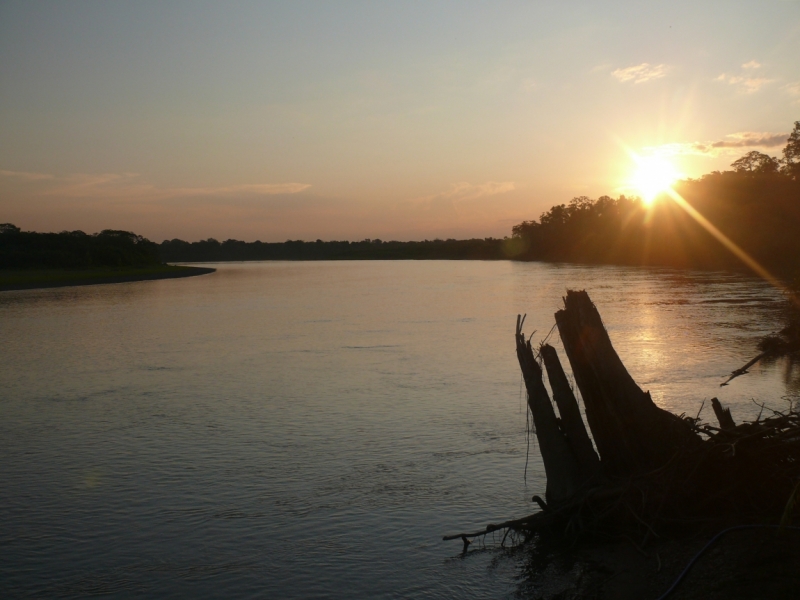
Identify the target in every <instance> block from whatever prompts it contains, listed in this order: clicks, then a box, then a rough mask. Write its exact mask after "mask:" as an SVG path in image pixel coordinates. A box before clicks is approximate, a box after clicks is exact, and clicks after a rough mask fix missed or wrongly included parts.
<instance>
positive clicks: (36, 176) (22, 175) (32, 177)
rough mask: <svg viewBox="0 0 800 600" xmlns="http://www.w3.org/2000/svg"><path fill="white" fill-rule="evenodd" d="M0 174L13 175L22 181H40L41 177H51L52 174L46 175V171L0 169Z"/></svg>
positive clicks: (3, 175)
mask: <svg viewBox="0 0 800 600" xmlns="http://www.w3.org/2000/svg"><path fill="white" fill-rule="evenodd" d="M0 176H2V177H13V178H15V179H19V180H23V181H41V180H43V179H52V178H53V176H52V175H48V174H47V173H31V172H28V171H2V170H0Z"/></svg>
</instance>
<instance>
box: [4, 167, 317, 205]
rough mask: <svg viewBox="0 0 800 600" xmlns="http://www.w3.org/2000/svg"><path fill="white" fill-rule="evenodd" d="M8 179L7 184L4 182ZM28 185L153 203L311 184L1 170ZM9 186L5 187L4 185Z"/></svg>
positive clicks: (52, 192)
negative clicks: (165, 182) (175, 182)
mask: <svg viewBox="0 0 800 600" xmlns="http://www.w3.org/2000/svg"><path fill="white" fill-rule="evenodd" d="M3 180H5V181H3ZM2 183H5V184H6V185H9V184H10V185H14V184H16V185H21V184H28V186H26V187H30V188H33V189H30V190H29V192H31V193H34V194H36V195H42V196H51V197H53V196H55V197H62V198H102V199H105V200H108V201H111V202H113V201H120V200H131V201H153V200H169V199H173V198H192V197H195V198H197V197H258V196H273V195H284V194H297V193H299V192H302V191H305V190H307V189H308V188H310V187H311V184H308V183H296V182H289V183H255V184H235V185H228V186H207V187H162V186H157V185H154V184H152V183H149V182H147V181H144V180H142V178H141V176H140V175H138V174H137V173H99V174H87V173H73V174H70V175H63V176H55V175H50V174H46V173H29V172H24V171H6V170H0V184H2ZM4 187H5V186H4Z"/></svg>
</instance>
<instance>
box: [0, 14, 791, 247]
mask: <svg viewBox="0 0 800 600" xmlns="http://www.w3.org/2000/svg"><path fill="white" fill-rule="evenodd" d="M797 120H800V0H760V1H753V2H739V1H736V0H726V1H721V2H713V1H707V2H697V1H696V0H694V1H692V2H685V1H682V0H671V1H669V2H641V1H640V0H637V1H630V0H618V1H616V2H598V1H594V2H569V1H564V2H537V1H527V2H502V1H496V2H466V1H459V2H439V1H436V0H428V1H426V2H411V1H408V2H399V1H398V2H381V1H369V2H366V1H365V2H353V1H348V0H337V1H332V2H324V1H316V2H303V1H293V2H285V1H282V2H266V1H261V2H236V1H229V2H207V3H206V2H200V1H197V0H192V1H182V0H172V1H158V2H149V1H145V0H137V1H136V2H114V1H111V0H101V1H82V0H73V1H71V2H57V1H51V2H44V1H38V0H25V1H21V2H13V1H7V0H0V222H10V223H13V224H15V225H17V226H19V227H21V228H22V229H23V230H36V231H62V230H76V229H79V230H82V231H85V232H87V233H93V232H96V231H99V230H102V229H123V230H129V231H134V232H136V233H139V234H141V235H144V236H146V237H148V238H149V239H152V240H154V241H157V242H160V241H162V240H164V239H173V238H180V239H185V240H188V241H194V240H199V239H206V238H209V237H213V238H216V239H219V240H225V239H229V238H234V239H242V240H246V241H254V240H257V239H259V240H261V241H271V242H275V241H284V240H286V239H305V240H315V239H323V240H345V239H349V240H360V239H364V238H371V239H375V238H380V239H384V240H395V239H396V240H418V239H434V238H437V237H438V238H468V237H481V238H483V237H490V236H491V237H503V236H506V235H510V233H511V227H512V226H513V225H514V224H516V223H519V222H520V221H523V220H531V219H536V218H538V217H539V215H540V214H541V213H542V212H543V211H545V210H547V209H548V208H549V207H550V206H552V205H554V204H560V203H566V202H568V201H569V200H570V199H571V198H573V197H575V196H589V197H591V198H596V197H598V196H601V195H611V196H618V195H620V194H632V193H636V192H635V190H633V189H632V188H631V187H630V182H631V178H632V174H633V172H634V171H635V165H636V161H635V159H634V158H633V156H634V155H635V156H660V157H665V159H666V160H669V161H671V162H672V164H673V165H674V166H675V169H676V170H677V171H678V172H679V173H681V174H682V175H684V176H688V177H698V176H700V175H702V174H703V173H707V172H710V171H712V170H723V169H725V168H728V166H729V165H730V163H731V162H733V160H735V159H736V158H738V157H740V156H741V155H743V154H745V153H746V152H748V151H751V150H758V151H760V152H765V153H768V154H770V155H773V156H780V153H781V149H782V147H783V146H784V145H785V140H786V137H787V136H788V134H789V132H790V131H791V130H792V127H793V123H794V121H797Z"/></svg>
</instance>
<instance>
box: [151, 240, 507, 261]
mask: <svg viewBox="0 0 800 600" xmlns="http://www.w3.org/2000/svg"><path fill="white" fill-rule="evenodd" d="M159 251H160V253H161V258H162V259H163V260H164V261H166V262H215V261H226V260H399V259H410V260H437V259H439V260H470V259H471V260H492V259H500V258H506V257H507V255H506V254H504V251H505V246H504V240H501V239H496V238H483V239H479V238H478V239H469V240H455V239H448V240H439V239H436V240H425V241H419V242H397V241H389V242H386V241H383V240H380V239H365V240H361V241H359V242H349V241H330V242H323V241H322V240H316V241H314V242H305V241H302V240H287V241H285V242H277V243H271V242H261V241H256V242H242V241H239V240H225V241H224V242H219V241H217V240H215V239H207V240H202V241H199V242H185V241H183V240H178V239H174V240H165V241H164V242H162V243H161V244H160V246H159Z"/></svg>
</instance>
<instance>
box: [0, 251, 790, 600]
mask: <svg viewBox="0 0 800 600" xmlns="http://www.w3.org/2000/svg"><path fill="white" fill-rule="evenodd" d="M214 266H216V267H217V268H218V269H219V270H218V272H217V273H215V274H213V275H208V276H204V277H198V278H191V279H180V280H171V281H170V280H167V281H152V282H139V283H127V284H120V285H101V286H91V287H82V288H62V289H50V290H37V291H22V292H4V293H2V294H0V339H2V343H3V360H2V361H0V383H1V385H0V390H1V391H0V394H1V395H2V396H0V416H1V417H2V418H0V449H2V463H1V464H0V595H2V596H3V597H40V596H61V597H85V596H90V595H109V596H116V597H122V596H124V597H143V596H153V595H158V596H160V597H169V596H173V597H178V596H183V597H186V596H192V597H198V598H202V597H207V598H211V597H272V598H315V597H319V598H322V597H326V598H382V597H383V598H390V597H403V598H409V597H411V598H450V597H454V596H461V597H470V598H504V597H508V596H509V595H510V594H512V593H513V590H514V589H515V577H516V575H517V572H518V565H517V563H516V561H517V560H518V559H517V558H515V557H514V556H513V555H511V556H507V555H502V554H498V553H497V552H476V553H473V554H470V555H468V556H467V557H466V558H461V557H459V555H458V553H459V551H460V543H458V542H449V543H444V542H441V541H440V540H441V535H442V534H443V533H455V532H457V531H461V530H463V529H465V528H469V529H471V528H473V527H476V526H478V527H480V526H483V525H485V524H486V523H488V522H492V521H497V520H499V519H506V518H512V517H519V516H523V515H525V514H528V512H530V511H531V505H530V502H529V500H530V496H531V495H532V494H533V493H541V492H542V491H543V490H544V481H543V469H542V466H541V463H540V462H539V460H538V453H537V452H536V449H535V447H533V449H532V452H531V464H530V466H529V467H528V480H527V483H526V482H525V481H523V469H524V466H525V452H526V439H525V412H524V409H523V399H522V397H521V395H520V391H521V386H520V376H519V371H518V367H517V365H516V358H515V355H514V339H513V332H514V323H515V317H516V314H517V313H519V312H527V313H528V319H527V321H526V324H527V330H528V332H530V331H531V330H532V329H534V328H535V329H536V330H537V333H536V334H535V335H534V340H537V339H541V338H542V337H544V336H545V335H546V334H547V332H548V331H549V330H550V328H551V327H552V325H553V322H554V321H553V313H554V312H555V310H557V309H558V308H559V304H560V298H561V296H562V295H563V294H564V291H565V289H566V288H568V287H570V288H575V289H582V288H585V289H587V290H588V291H589V293H590V295H591V297H592V299H593V300H594V301H595V303H596V304H597V305H598V307H599V309H600V312H601V314H602V316H603V319H604V321H605V323H606V325H607V326H608V328H609V331H610V334H611V338H612V340H613V341H614V343H615V345H616V348H617V350H618V352H619V354H620V356H621V357H622V359H623V361H624V362H625V363H626V365H627V366H628V368H629V370H630V371H631V373H632V374H633V376H634V378H635V379H636V380H637V381H638V382H639V383H640V385H641V386H642V387H643V388H645V389H649V390H650V391H651V392H652V395H653V398H654V400H655V401H656V402H657V403H659V404H660V405H661V406H663V407H665V408H668V409H670V410H672V411H674V412H677V413H682V412H686V413H687V414H695V413H696V412H697V410H698V409H699V407H700V402H701V401H702V400H703V399H708V398H711V397H712V396H715V395H716V396H719V397H720V399H721V400H722V401H723V403H727V404H729V405H731V406H732V408H733V414H734V417H735V418H737V419H741V418H744V417H752V416H754V415H755V414H757V412H758V408H757V407H756V406H755V405H754V404H753V402H752V399H753V398H757V399H761V400H767V401H768V402H770V403H772V404H773V405H775V404H778V405H780V403H781V402H783V401H782V400H780V398H781V396H783V395H785V394H786V388H785V386H784V384H783V381H782V379H781V373H780V370H779V369H774V368H773V369H771V368H762V369H759V368H756V369H755V370H754V372H753V373H751V374H750V375H747V376H746V377H742V378H740V379H737V380H736V381H735V382H734V384H732V385H731V386H729V387H727V388H719V387H718V384H719V383H720V382H721V381H722V379H723V377H724V376H725V375H726V374H727V373H729V372H730V371H731V370H732V369H734V368H736V367H739V366H741V365H742V364H743V363H744V362H746V360H747V359H749V358H750V357H751V356H752V355H753V352H754V347H755V340H757V339H758V338H759V337H760V336H761V335H763V334H765V333H768V332H770V331H774V330H775V329H777V328H779V325H780V323H779V318H780V312H779V310H778V306H779V300H780V296H779V294H778V293H777V292H775V291H774V290H772V289H771V288H770V287H769V286H767V285H766V284H764V283H761V282H759V281H756V280H753V279H747V278H744V277H740V276H736V275H725V274H708V273H705V274H701V273H685V272H684V273H680V272H674V271H665V270H646V269H632V268H615V267H600V268H598V267H581V266H564V265H562V266H559V265H543V264H531V263H527V264H525V263H509V262H466V261H465V262H455V261H454V262H446V261H443V262H438V261H429V262H400V261H398V262H333V263H297V262H286V263H279V262H278V263H247V264H222V265H214ZM554 338H555V341H556V344H555V345H556V347H557V348H559V349H560V346H559V345H558V343H557V335H554ZM562 356H563V354H562ZM709 413H710V409H709V412H705V413H704V416H705V417H707V418H710V417H711V415H710V414H709Z"/></svg>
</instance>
